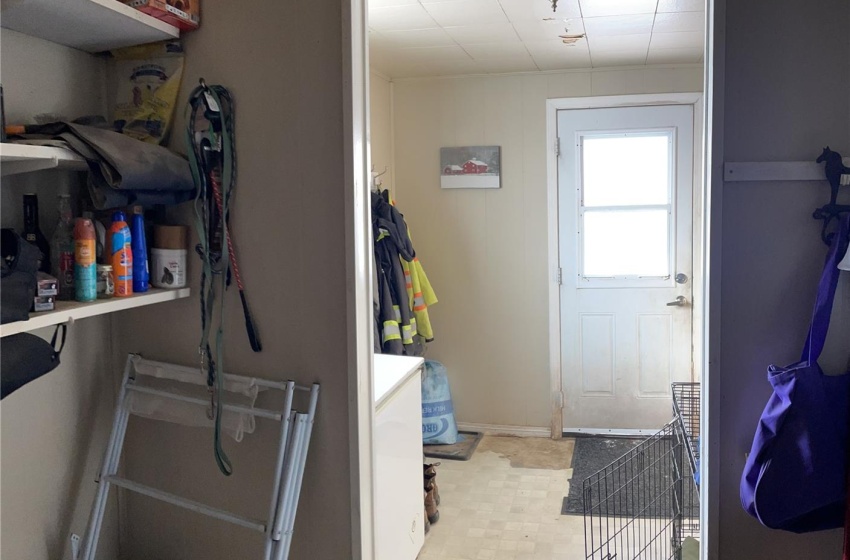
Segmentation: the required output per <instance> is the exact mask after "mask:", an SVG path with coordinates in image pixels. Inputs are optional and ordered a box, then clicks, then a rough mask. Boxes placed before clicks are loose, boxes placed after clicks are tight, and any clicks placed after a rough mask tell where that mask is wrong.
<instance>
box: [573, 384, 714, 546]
mask: <svg viewBox="0 0 850 560" xmlns="http://www.w3.org/2000/svg"><path fill="white" fill-rule="evenodd" d="M680 385H681V384H676V385H674V387H673V390H674V395H675V394H676V391H681V390H684V389H687V391H684V393H685V394H690V395H695V396H696V399H697V400H696V402H695V403H691V404H693V405H694V406H695V407H696V409H695V410H694V409H692V408H688V407H687V406H685V403H686V402H688V401H685V400H684V399H683V398H675V397H674V410H675V413H676V416H675V417H674V418H673V420H671V421H670V422H669V423H668V424H667V425H665V426H664V427H663V428H662V429H661V430H660V431H658V432H657V433H656V434H654V435H653V436H651V437H649V438H647V439H645V440H643V441H641V442H640V443H639V444H637V445H636V446H635V447H634V448H633V449H632V450H630V451H629V452H628V453H626V454H625V455H623V456H622V457H620V458H619V459H617V460H616V461H614V462H613V463H611V464H610V465H608V466H607V467H605V468H604V469H602V470H601V471H599V472H597V473H596V474H594V475H592V476H590V477H589V478H587V479H586V480H585V481H584V483H583V487H582V491H583V498H584V538H585V559H586V560H681V558H682V548H683V543H685V540H686V539H687V538H688V537H693V538H695V539H696V538H698V537H699V487H698V485H697V484H696V479H695V476H694V473H695V472H698V471H697V470H696V465H698V454H695V451H696V448H693V449H691V448H692V447H694V446H693V445H689V442H695V441H696V440H697V439H698V437H699V436H698V435H697V434H699V413H698V411H699V385H698V384H696V387H680ZM679 396H680V397H681V394H680V395H679ZM677 402H678V404H676V403H677ZM682 412H687V413H692V412H696V414H694V415H689V416H686V418H683V417H682Z"/></svg>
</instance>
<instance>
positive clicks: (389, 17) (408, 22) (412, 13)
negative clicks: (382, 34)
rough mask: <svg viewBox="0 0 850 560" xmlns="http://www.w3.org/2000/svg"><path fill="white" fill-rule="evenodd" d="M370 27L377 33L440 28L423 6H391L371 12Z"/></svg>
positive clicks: (371, 10)
mask: <svg viewBox="0 0 850 560" xmlns="http://www.w3.org/2000/svg"><path fill="white" fill-rule="evenodd" d="M369 27H371V28H373V29H375V30H377V31H397V30H402V29H428V28H433V27H438V26H437V22H435V21H434V18H432V17H431V16H430V15H429V14H428V12H426V11H425V8H423V7H422V5H421V4H410V5H408V6H391V7H388V8H372V9H370V10H369Z"/></svg>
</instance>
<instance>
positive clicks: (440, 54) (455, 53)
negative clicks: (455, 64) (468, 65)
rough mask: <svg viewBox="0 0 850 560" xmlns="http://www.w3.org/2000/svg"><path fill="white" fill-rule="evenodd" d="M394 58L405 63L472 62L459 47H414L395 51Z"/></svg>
mask: <svg viewBox="0 0 850 560" xmlns="http://www.w3.org/2000/svg"><path fill="white" fill-rule="evenodd" d="M392 53H393V58H394V59H398V60H400V61H403V62H420V61H427V60H437V61H439V60H470V57H469V55H468V54H467V53H466V51H465V50H463V49H462V48H460V47H459V46H457V45H454V46H451V47H413V48H407V49H394V50H393V51H392Z"/></svg>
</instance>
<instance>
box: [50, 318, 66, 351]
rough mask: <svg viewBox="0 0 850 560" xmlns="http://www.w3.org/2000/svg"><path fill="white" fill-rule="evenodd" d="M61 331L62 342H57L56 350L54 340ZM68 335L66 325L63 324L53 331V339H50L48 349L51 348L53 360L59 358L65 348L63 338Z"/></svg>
mask: <svg viewBox="0 0 850 560" xmlns="http://www.w3.org/2000/svg"><path fill="white" fill-rule="evenodd" d="M60 329H61V330H62V340H60V341H59V349H58V350H57V349H56V339H57V337H58V336H59V330H60ZM67 335H68V325H66V324H65V323H62V324H59V325H56V330H55V331H53V338H51V339H50V347H51V348H53V359H54V360H55V359H56V358H58V357H59V354H61V353H62V350H63V349H64V348H65V337H67Z"/></svg>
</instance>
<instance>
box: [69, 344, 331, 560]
mask: <svg viewBox="0 0 850 560" xmlns="http://www.w3.org/2000/svg"><path fill="white" fill-rule="evenodd" d="M140 364H141V365H145V366H149V367H154V368H161V370H168V371H172V372H178V373H179V374H182V375H187V374H188V375H194V376H201V373H200V372H199V371H198V369H197V368H191V367H185V366H178V365H174V364H167V363H164V362H154V361H151V360H145V359H143V358H142V357H141V356H138V355H135V354H130V355H129V356H128V357H127V363H126V365H125V367H124V377H123V381H122V383H121V389H120V391H119V394H118V402H117V405H116V407H115V419H114V420H113V423H112V435H111V436H110V438H109V443H108V445H107V447H106V453H105V454H104V457H103V463H102V466H101V470H100V474H99V476H98V481H97V482H98V489H97V494H96V496H95V500H94V504H93V505H92V511H91V515H90V517H89V522H88V527H87V529H86V532H85V536H84V537H83V538H80V537H79V536H78V535H71V549H72V552H73V558H74V560H94V559H95V553H96V551H97V543H98V540H99V538H100V530H101V526H102V524H103V516H104V512H105V509H106V501H107V498H108V495H109V489H110V487H111V486H118V487H120V488H124V489H125V490H129V491H131V492H136V493H138V494H143V495H145V496H148V497H151V498H155V499H157V500H160V501H163V502H166V503H169V504H173V505H176V506H180V507H182V508H185V509H188V510H191V511H194V512H197V513H201V514H204V515H207V516H209V517H213V518H216V519H220V520H222V521H227V522H230V523H233V524H235V525H239V526H241V527H246V528H248V529H253V530H255V531H257V532H259V533H262V534H263V535H264V538H265V551H264V556H263V559H264V560H286V559H288V558H289V549H290V546H291V544H292V531H293V527H294V525H295V513H296V511H297V509H298V499H299V497H300V494H301V482H302V480H303V477H304V465H305V462H306V459H307V450H308V448H309V446H310V435H311V433H312V430H313V421H314V418H315V415H316V403H317V402H318V398H319V385H318V384H316V383H314V384H313V385H312V386H311V387H305V386H300V385H296V384H295V383H294V382H293V381H285V382H276V381H266V380H263V379H252V378H248V377H244V376H238V375H229V374H224V375H225V380H231V381H252V382H254V383H255V384H256V385H257V386H258V387H261V388H264V389H271V390H277V391H282V392H283V393H284V396H283V407H282V409H281V411H276V410H268V409H262V408H254V407H248V406H241V405H236V404H227V403H223V408H224V409H225V410H227V411H231V412H236V413H242V414H249V415H251V416H253V417H255V418H265V419H268V420H274V421H276V422H280V424H281V426H280V438H279V444H278V451H277V462H276V466H275V474H274V480H273V481H272V493H271V498H270V500H269V502H270V503H269V515H268V518H267V519H266V520H255V519H250V518H248V517H245V516H241V515H238V514H235V513H231V512H229V511H226V510H223V509H219V508H214V507H211V506H208V505H206V504H202V503H200V502H195V501H193V500H188V499H186V498H182V497H180V496H177V495H174V494H170V493H168V492H164V491H162V490H159V489H157V488H153V487H150V486H146V485H143V484H139V483H137V482H133V481H131V480H127V479H125V478H121V477H119V476H118V463H119V459H120V457H121V450H122V448H123V446H124V436H125V434H126V432H127V421H128V419H129V416H130V414H131V410H130V406H131V402H130V399H131V396H132V395H133V394H134V393H141V394H148V395H154V396H156V397H163V398H167V399H173V400H176V401H181V402H184V403H187V404H189V405H192V406H202V407H209V406H210V401H209V400H208V399H207V400H205V399H200V398H195V397H190V396H186V395H181V394H176V393H170V392H168V391H163V390H159V389H156V388H152V387H145V386H142V385H137V384H136V380H137V376H138V375H144V374H143V373H141V372H139V371H138V370H137V369H136V366H137V365H140ZM296 392H302V393H307V394H308V395H309V401H308V402H309V404H308V406H307V412H304V413H301V412H297V411H295V410H294V409H293V399H294V396H295V393H296Z"/></svg>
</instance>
